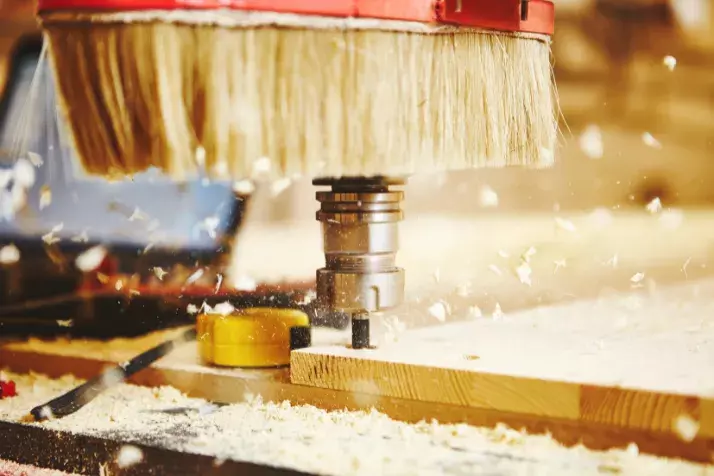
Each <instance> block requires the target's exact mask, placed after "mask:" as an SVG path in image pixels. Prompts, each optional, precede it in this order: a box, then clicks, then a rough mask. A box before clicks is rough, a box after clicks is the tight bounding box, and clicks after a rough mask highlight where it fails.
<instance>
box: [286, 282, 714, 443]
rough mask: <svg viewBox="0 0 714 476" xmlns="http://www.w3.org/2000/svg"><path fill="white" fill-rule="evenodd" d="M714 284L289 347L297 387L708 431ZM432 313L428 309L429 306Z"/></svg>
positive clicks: (713, 394)
mask: <svg viewBox="0 0 714 476" xmlns="http://www.w3.org/2000/svg"><path fill="white" fill-rule="evenodd" d="M713 293H714V281H702V282H700V283H696V284H689V285H680V286H676V287H672V288H666V289H660V290H657V291H656V292H651V291H650V292H649V293H648V292H644V291H642V290H640V291H639V292H632V293H626V294H620V295H613V296H609V297H604V298H601V299H599V300H592V301H581V302H577V303H571V304H562V305H560V306H552V307H548V308H543V309H534V310H529V311H522V312H518V313H513V314H511V315H506V316H504V317H501V318H500V319H493V318H480V319H476V320H473V321H470V322H458V323H448V324H444V325H435V326H433V327H431V328H421V329H414V330H411V331H406V332H405V333H404V334H402V335H401V336H400V337H399V339H398V340H397V341H396V342H393V343H389V344H384V345H382V346H380V347H379V348H377V349H371V350H353V349H350V348H349V347H348V346H347V345H344V344H343V345H333V346H323V347H312V348H310V349H304V350H300V351H296V352H293V355H292V362H291V378H292V382H293V383H295V384H300V385H308V386H314V387H321V388H329V389H333V390H341V391H360V392H365V393H371V394H375V395H380V396H387V397H393V398H405V399H414V400H420V401H423V402H434V403H443V404H449V405H459V406H465V407H474V408H487V409H493V410H500V411H505V412H515V413H522V414H528V415H534V416H540V417H549V418H550V417H552V418H562V419H572V420H580V421H588V422H593V423H599V424H604V425H609V426H613V427H617V428H623V429H641V430H646V431H655V432H665V433H666V432H672V433H675V434H676V433H677V430H676V427H677V425H676V421H677V419H678V418H679V417H680V416H687V417H689V418H692V419H693V420H694V421H697V422H698V423H699V425H700V428H699V433H700V435H702V436H711V435H712V434H713V433H712V432H714V425H712V408H714V383H713V382H714V380H712V378H711V375H712V373H711V372H712V370H713V369H714V318H712V317H711V316H713V315H714V313H713V311H714V303H712V302H711V298H710V296H712V295H713ZM425 305H426V306H428V303H426V304H425Z"/></svg>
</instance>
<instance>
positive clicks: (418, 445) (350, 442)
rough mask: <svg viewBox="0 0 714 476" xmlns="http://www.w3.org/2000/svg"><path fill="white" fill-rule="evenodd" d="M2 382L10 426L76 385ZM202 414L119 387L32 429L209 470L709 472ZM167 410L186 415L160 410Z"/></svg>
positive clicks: (470, 440)
mask: <svg viewBox="0 0 714 476" xmlns="http://www.w3.org/2000/svg"><path fill="white" fill-rule="evenodd" d="M8 377H9V378H11V379H13V380H15V382H16V383H17V385H18V391H19V393H20V395H21V396H20V397H15V398H9V399H4V400H1V401H0V418H2V419H3V420H9V421H18V420H20V418H21V417H22V416H23V415H25V414H26V413H27V412H28V411H29V409H30V408H32V407H33V406H35V405H38V404H41V403H42V402H44V401H46V400H48V399H50V398H52V397H54V396H56V395H57V394H59V393H60V392H64V391H67V390H68V389H70V388H71V387H73V386H74V385H77V384H78V383H80V381H79V380H77V379H75V378H73V377H70V376H66V377H63V378H61V379H56V380H52V379H48V378H46V377H43V376H39V375H17V374H10V373H8ZM207 405H210V404H208V402H206V401H204V400H201V399H194V398H188V397H186V396H184V395H182V394H181V393H180V392H179V391H178V390H176V389H173V388H171V387H160V388H146V387H138V386H134V385H127V384H121V385H118V386H117V387H115V388H113V389H111V390H109V391H107V392H106V393H104V394H102V395H101V396H99V397H98V398H97V399H96V400H94V401H93V402H92V403H90V404H89V405H87V406H86V407H84V408H82V409H81V410H79V411H78V412H77V413H75V414H73V415H70V416H67V417H65V418H62V419H56V420H52V421H48V422H43V423H32V425H35V426H42V427H45V428H48V429H53V430H58V431H66V432H70V433H75V434H84V435H90V436H96V437H103V438H113V439H119V440H121V441H124V442H125V443H126V444H127V445H142V444H144V445H149V446H158V447H162V448H166V449H170V450H176V451H184V452H192V453H197V454H202V455H208V456H212V457H214V458H216V461H218V462H223V461H227V460H239V461H251V462H255V463H259V464H268V465H273V466H283V467H290V468H293V469H296V470H300V471H307V472H314V473H318V474H325V475H372V474H449V475H451V474H453V475H456V474H458V475H464V474H484V472H489V473H492V474H508V475H526V474H528V475H532V474H538V475H540V474H542V475H548V476H557V475H573V474H577V475H600V474H602V473H603V468H609V469H610V470H612V471H614V472H617V473H621V474H642V475H645V474H646V475H652V474H663V475H664V474H677V475H681V476H687V475H690V474H691V475H697V476H701V475H707V474H714V469H713V468H711V467H706V466H703V465H698V464H694V463H688V462H684V461H679V460H669V459H664V458H656V457H653V456H649V455H641V454H639V451H634V450H633V449H632V447H630V448H628V449H622V450H611V451H608V452H595V451H589V450H587V449H585V448H583V447H582V446H577V447H573V448H564V447H563V446H561V445H559V444H558V443H556V442H555V441H554V440H552V439H551V438H550V437H549V436H541V435H528V434H526V433H525V432H522V431H516V430H514V429H512V428H508V427H507V426H505V425H498V426H497V427H496V428H495V429H486V428H478V427H473V426H470V425H465V424H456V425H443V424H439V423H437V422H435V421H432V422H420V423H417V424H408V423H403V422H398V421H395V420H392V419H390V418H389V417H387V416H385V415H383V414H381V413H379V412H377V411H374V410H373V411H370V412H350V411H335V412H327V411H324V410H321V409H318V408H315V407H312V406H293V405H291V404H290V403H289V402H282V403H265V402H263V401H262V400H261V399H260V398H259V397H253V398H251V399H250V400H248V401H246V402H244V403H237V404H233V405H228V406H224V407H218V408H216V407H214V406H211V408H212V411H211V412H205V411H201V409H202V408H206V407H207ZM176 407H181V408H184V407H185V408H187V411H186V412H184V413H173V414H169V413H164V412H161V411H160V410H166V409H171V408H176ZM134 453H135V454H134V455H133V456H136V452H134ZM48 474H50V473H48ZM56 474H59V473H56Z"/></svg>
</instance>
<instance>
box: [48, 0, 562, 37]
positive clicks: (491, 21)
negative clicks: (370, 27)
mask: <svg viewBox="0 0 714 476" xmlns="http://www.w3.org/2000/svg"><path fill="white" fill-rule="evenodd" d="M177 9H185V10H210V9H233V10H252V11H265V12H277V13H293V14H301V15H322V16H333V17H354V18H378V19H383V20H402V21H416V22H423V23H436V24H450V25H459V26H466V27H473V28H485V29H492V30H499V31H509V32H524V33H538V34H543V35H552V34H553V29H554V24H555V7H554V5H553V2H550V1H547V0H390V1H385V0H38V11H39V13H46V12H50V11H92V10H94V11H100V12H105V11H136V10H177Z"/></svg>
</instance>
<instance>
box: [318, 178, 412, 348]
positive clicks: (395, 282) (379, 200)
mask: <svg viewBox="0 0 714 476" xmlns="http://www.w3.org/2000/svg"><path fill="white" fill-rule="evenodd" d="M404 183H405V180H404V179H401V178H392V177H390V178H385V177H373V178H363V177H359V178H339V179H334V178H321V179H316V180H313V185H316V186H329V187H330V188H331V189H330V190H329V191H319V192H317V194H316V197H317V200H318V201H319V202H320V210H319V211H318V212H317V220H318V221H320V222H321V224H322V235H323V240H324V252H325V267H324V268H321V269H319V270H318V271H317V298H318V303H319V304H320V305H321V306H323V307H324V308H326V309H330V310H336V311H341V312H345V313H347V314H349V315H350V316H351V319H352V347H353V348H355V349H363V348H368V347H370V326H369V319H370V315H371V314H372V313H375V312H381V311H385V310H388V309H391V308H394V307H396V306H398V305H400V304H401V303H402V302H403V301H404V270H403V269H401V268H399V267H397V266H396V262H395V261H396V256H397V251H398V249H399V234H398V231H399V229H398V228H399V227H398V224H399V222H400V221H402V219H403V211H402V209H401V203H402V200H403V198H404V192H402V191H401V190H393V189H392V188H391V187H399V186H402V185H404Z"/></svg>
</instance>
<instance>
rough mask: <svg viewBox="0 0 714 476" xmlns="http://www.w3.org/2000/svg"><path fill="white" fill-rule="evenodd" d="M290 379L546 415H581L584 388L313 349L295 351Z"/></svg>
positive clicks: (369, 391) (324, 385) (318, 385)
mask: <svg viewBox="0 0 714 476" xmlns="http://www.w3.org/2000/svg"><path fill="white" fill-rule="evenodd" d="M290 379H291V382H292V383H294V384H298V385H307V386H312V387H321V388H329V389H331V390H340V391H347V392H364V393H370V394H377V395H383V396H387V397H394V398H406V399H409V400H418V401H425V402H433V403H442V404H447V405H456V406H463V407H475V408H488V409H492V410H499V411H505V412H512V413H524V414H532V415H537V416H542V417H554V418H565V419H577V418H578V417H579V415H580V388H579V385H577V384H573V383H568V382H552V381H545V380H540V379H532V378H525V377H524V378H521V377H517V376H511V375H498V374H490V373H481V372H472V371H467V370H454V369H445V368H440V367H428V366H422V365H412V364H405V363H400V362H393V363H389V364H388V365H387V364H386V363H384V362H381V361H376V360H370V359H367V358H355V357H344V356H341V357H335V356H332V355H329V354H321V353H318V352H315V350H314V349H311V350H309V351H294V352H292V354H291V359H290ZM526 387H527V391H525V392H524V391H523V389H524V388H526Z"/></svg>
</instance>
